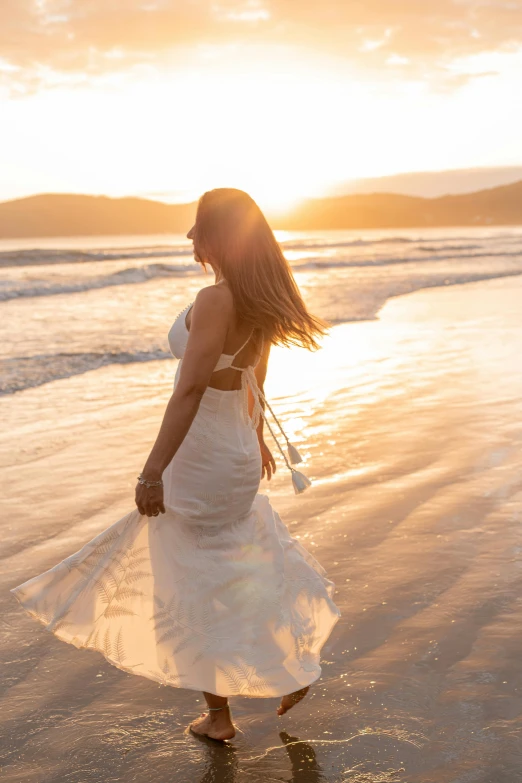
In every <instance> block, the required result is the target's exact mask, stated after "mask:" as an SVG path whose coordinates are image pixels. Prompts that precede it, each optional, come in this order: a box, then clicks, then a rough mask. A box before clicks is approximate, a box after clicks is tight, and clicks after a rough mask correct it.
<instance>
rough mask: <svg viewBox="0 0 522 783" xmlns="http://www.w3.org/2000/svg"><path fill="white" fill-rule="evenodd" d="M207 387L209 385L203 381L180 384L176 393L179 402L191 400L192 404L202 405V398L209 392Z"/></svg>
mask: <svg viewBox="0 0 522 783" xmlns="http://www.w3.org/2000/svg"><path fill="white" fill-rule="evenodd" d="M207 386H208V384H207V383H204V382H203V381H198V380H194V381H188V382H185V383H183V385H181V384H180V386H179V387H178V388H177V389H176V391H175V396H176V397H177V398H178V400H180V399H185V400H190V401H191V402H195V403H200V402H201V398H202V397H203V395H204V394H205V392H206V390H207Z"/></svg>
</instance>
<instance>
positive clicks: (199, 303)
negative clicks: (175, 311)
mask: <svg viewBox="0 0 522 783" xmlns="http://www.w3.org/2000/svg"><path fill="white" fill-rule="evenodd" d="M196 314H197V316H198V319H201V318H204V319H207V318H208V319H210V320H213V321H215V319H216V317H218V318H226V319H229V318H231V317H232V316H233V315H234V299H233V297H232V292H231V291H230V289H229V287H228V286H226V285H209V286H207V287H206V288H202V289H201V291H199V292H198V294H197V295H196V298H195V300H194V315H196Z"/></svg>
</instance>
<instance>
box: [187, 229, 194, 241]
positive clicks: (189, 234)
mask: <svg viewBox="0 0 522 783" xmlns="http://www.w3.org/2000/svg"><path fill="white" fill-rule="evenodd" d="M193 238H194V226H192V228H191V229H190V231H189V232H188V234H187V239H193Z"/></svg>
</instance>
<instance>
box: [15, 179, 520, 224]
mask: <svg viewBox="0 0 522 783" xmlns="http://www.w3.org/2000/svg"><path fill="white" fill-rule="evenodd" d="M196 206H197V205H196V203H191V204H164V203H161V202H158V201H150V200H147V199H140V198H108V197H106V196H84V195H76V194H42V195H38V196H30V197H28V198H21V199H16V200H13V201H5V202H3V203H0V238H2V239H7V238H29V237H53V236H62V237H63V236H95V235H111V234H113V235H116V234H162V233H186V232H187V230H188V229H189V228H190V226H191V225H192V221H193V220H194V216H195V214H196ZM267 217H268V219H269V220H270V223H271V225H272V227H273V228H282V229H288V230H314V229H318V230H320V229H363V228H365V229H369V228H421V227H443V226H500V225H519V224H522V180H521V181H520V182H515V183H513V184H511V185H503V186H501V187H496V188H489V189H487V190H480V191H477V192H476V193H463V194H458V195H450V196H442V197H439V198H419V197H415V196H402V195H398V194H394V193H369V194H354V195H349V196H336V197H331V198H322V199H309V200H307V201H304V202H302V203H301V204H300V205H299V206H297V207H296V208H294V209H292V210H289V211H287V212H286V213H285V214H278V215H270V214H268V215H267Z"/></svg>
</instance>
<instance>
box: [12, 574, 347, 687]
mask: <svg viewBox="0 0 522 783" xmlns="http://www.w3.org/2000/svg"><path fill="white" fill-rule="evenodd" d="M9 592H10V593H12V594H13V595H14V597H15V598H16V600H17V601H18V603H19V604H20V606H21V607H22V609H23V610H24V611H25V612H27V614H28V615H29V616H30V617H33V618H34V619H35V620H38V622H39V623H40V624H41V625H42V626H43V627H44V629H45V630H46V631H47V633H50V634H52V635H53V636H55V637H56V638H57V639H59V640H60V641H61V642H66V643H67V644H72V645H73V646H74V647H76V649H77V650H90V651H91V652H96V653H99V654H100V655H101V656H102V658H105V660H106V661H107V662H108V663H110V664H111V665H112V666H114V667H115V668H116V669H119V670H120V671H122V672H125V673H126V674H133V675H134V676H139V677H144V678H145V679H146V680H151V681H152V682H156V683H158V685H165V686H170V687H172V688H179V689H180V690H190V691H198V692H199V693H202V692H203V691H204V690H205V688H202V687H201V686H199V685H189V684H187V683H184V684H183V685H181V684H177V683H175V682H168V681H167V679H166V678H165V679H161V678H160V677H155V676H154V675H153V674H146V673H145V672H140V671H134V669H132V668H130V667H128V666H123V665H122V664H121V663H119V662H118V661H116V660H114V659H113V658H111V657H109V656H108V655H106V654H105V653H104V652H103V650H100V649H98V648H97V647H90V646H89V645H85V644H82V643H81V642H78V641H75V640H74V637H71V638H66V637H65V636H64V635H60V634H59V633H57V632H56V631H53V630H52V628H48V627H47V626H48V624H47V623H46V622H45V620H44V619H43V618H42V617H40V615H38V614H37V613H36V612H33V611H31V609H28V608H27V607H26V606H25V605H24V603H23V600H22V598H21V596H20V595H19V594H18V588H16V587H14V588H12V589H11V590H10V591H9ZM338 620H339V617H335V619H334V621H333V622H332V626H331V628H330V629H329V631H328V634H327V635H326V637H325V638H324V642H326V641H327V640H328V637H329V636H330V634H331V632H332V631H333V629H334V627H335V625H336V624H337V621H338ZM319 668H320V667H319ZM321 674H322V671H321V670H320V671H319V674H318V675H317V676H315V675H314V677H313V679H311V680H310V681H309V682H297V680H296V683H295V684H296V689H295V690H299V689H301V688H306V687H308V686H309V685H313V683H314V682H317V681H318V680H319V679H320V677H321ZM290 676H291V675H290ZM292 692H293V691H288V690H287V689H286V690H285V691H282V692H281V693H270V694H262V693H257V692H256V693H216V692H214V691H210V690H208V691H206V693H213V694H214V695H215V696H221V697H222V698H226V699H231V698H233V697H235V696H242V697H243V698H252V699H277V698H280V697H282V696H286V695H288V694H289V693H292Z"/></svg>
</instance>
